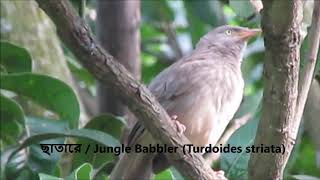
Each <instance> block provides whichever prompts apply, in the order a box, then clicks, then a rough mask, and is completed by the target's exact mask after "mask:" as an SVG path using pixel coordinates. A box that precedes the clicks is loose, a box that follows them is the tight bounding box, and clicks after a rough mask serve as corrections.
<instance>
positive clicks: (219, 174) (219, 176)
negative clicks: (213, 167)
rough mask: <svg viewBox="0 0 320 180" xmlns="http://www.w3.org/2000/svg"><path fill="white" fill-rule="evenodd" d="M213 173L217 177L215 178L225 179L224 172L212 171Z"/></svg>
mask: <svg viewBox="0 0 320 180" xmlns="http://www.w3.org/2000/svg"><path fill="white" fill-rule="evenodd" d="M213 172H214V173H215V175H216V176H217V178H219V179H225V176H224V171H222V170H219V171H213Z"/></svg>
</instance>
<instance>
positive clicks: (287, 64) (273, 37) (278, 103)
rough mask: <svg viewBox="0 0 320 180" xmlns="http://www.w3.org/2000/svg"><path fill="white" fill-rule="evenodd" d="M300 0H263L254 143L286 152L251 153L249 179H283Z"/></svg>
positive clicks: (290, 138) (291, 135)
mask: <svg viewBox="0 0 320 180" xmlns="http://www.w3.org/2000/svg"><path fill="white" fill-rule="evenodd" d="M302 11H303V9H302V1H300V0H296V1H291V0H282V1H278V0H264V1H263V11H262V29H263V32H264V36H265V39H264V41H265V47H266V52H265V64H264V74H263V76H264V94H263V105H262V119H261V120H260V123H259V126H258V131H257V135H256V139H255V143H254V144H255V146H260V145H261V144H264V145H265V146H266V145H267V146H271V145H276V146H281V145H284V147H285V152H284V154H281V153H275V154H272V153H259V154H256V153H253V154H251V158H250V162H249V178H250V179H261V178H262V179H282V178H283V171H284V168H285V165H286V163H287V161H288V158H289V156H290V153H291V150H292V148H293V146H294V144H295V138H296V132H297V131H296V130H294V126H293V125H294V124H295V122H294V118H295V108H296V103H297V95H298V78H299V62H300V58H299V57H300V44H301V42H300V41H301V35H300V32H299V30H300V23H301V20H302V14H303V12H302Z"/></svg>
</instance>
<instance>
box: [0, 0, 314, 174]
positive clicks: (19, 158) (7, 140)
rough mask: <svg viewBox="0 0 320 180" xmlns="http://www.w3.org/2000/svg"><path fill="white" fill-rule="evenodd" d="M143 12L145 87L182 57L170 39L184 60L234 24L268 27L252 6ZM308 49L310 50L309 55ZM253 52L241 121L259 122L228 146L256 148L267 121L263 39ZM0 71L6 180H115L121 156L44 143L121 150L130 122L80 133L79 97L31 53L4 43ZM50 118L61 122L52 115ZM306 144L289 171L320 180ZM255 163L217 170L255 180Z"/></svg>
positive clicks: (95, 122)
mask: <svg viewBox="0 0 320 180" xmlns="http://www.w3.org/2000/svg"><path fill="white" fill-rule="evenodd" d="M227 2H228V3H227ZM72 3H73V4H74V5H75V7H76V8H78V5H79V2H78V1H75V0H72ZM94 6H95V3H94V1H92V0H88V6H87V7H86V8H87V10H88V12H91V11H93V12H94V11H95V10H94V8H95V7H94ZM141 8H142V23H141V29H140V30H141V43H142V45H141V46H142V52H141V61H142V81H143V82H144V83H146V84H148V83H149V82H150V81H152V79H153V78H154V77H155V76H156V75H157V74H158V73H159V72H161V71H162V70H163V69H164V68H166V67H167V66H169V65H170V64H171V63H173V62H174V61H175V60H177V59H178V58H179V57H178V56H177V52H174V50H173V49H174V48H173V47H172V46H173V45H172V44H170V41H169V38H175V40H176V41H177V43H178V45H179V48H181V51H182V52H183V54H184V55H187V54H188V53H189V52H190V51H191V50H192V47H194V46H195V44H196V43H197V41H198V40H199V38H200V37H201V36H202V35H204V34H205V33H206V32H208V31H209V30H211V29H212V28H213V27H215V26H218V25H221V24H226V23H227V24H232V25H240V26H248V27H258V26H259V24H260V17H259V15H255V14H254V13H253V10H252V7H251V6H250V4H249V1H238V0H229V1H223V0H221V1H218V0H217V1H212V0H203V1H194V0H191V1H169V0H163V1H159V2H158V1H157V2H153V1H142V3H141ZM86 16H87V17H86V20H87V21H88V23H89V24H90V26H91V28H92V29H93V30H94V29H95V19H94V18H92V16H91V15H88V14H87V15H86ZM165 28H172V29H173V31H174V32H176V34H175V37H172V36H171V35H170V34H168V32H167V31H166V30H165ZM62 48H63V49H64V52H65V56H66V57H67V61H68V67H69V69H70V70H71V72H72V73H73V75H74V77H75V79H76V80H77V83H78V84H79V86H80V87H81V88H84V89H86V90H87V92H89V95H90V96H89V97H91V98H95V96H96V92H95V90H96V81H95V79H94V78H93V76H92V75H91V74H90V73H89V72H88V71H87V70H86V69H84V68H83V67H82V66H81V65H80V64H79V63H78V62H77V60H76V59H75V57H74V56H73V55H72V54H71V53H70V52H69V51H68V49H66V48H65V47H62ZM305 48H306V47H305V46H303V47H302V51H301V52H302V53H301V56H303V53H304V52H305ZM247 49H248V51H247V52H246V53H245V60H244V62H243V65H242V71H243V75H244V78H245V82H246V88H245V96H244V101H243V103H242V104H241V107H240V109H239V111H238V112H237V114H236V117H241V116H242V115H245V114H247V113H252V114H254V117H253V119H252V120H251V121H250V122H249V123H247V124H246V125H245V126H243V127H242V128H241V129H239V130H238V131H237V132H236V133H234V134H233V135H232V137H231V138H230V139H229V141H228V142H227V143H229V144H230V145H231V146H242V147H244V146H248V145H251V144H252V143H253V141H254V138H255V133H256V127H257V124H258V121H259V119H260V116H261V113H260V109H261V108H259V106H260V104H261V99H262V94H263V90H262V84H263V81H262V71H263V50H264V49H263V41H262V38H261V37H258V38H256V39H253V40H252V41H250V42H249V44H248V48H247ZM0 68H1V69H0V70H1V77H0V80H1V86H0V88H1V91H0V93H1V94H0V95H1V96H0V104H1V106H0V112H1V119H0V122H1V136H0V143H1V144H0V145H1V146H0V149H1V179H5V178H10V177H17V178H16V179H52V180H58V179H62V178H66V179H93V178H97V179H108V172H110V169H111V168H112V167H113V165H114V161H115V160H116V159H117V158H118V157H117V156H116V155H114V154H112V153H93V152H88V153H85V151H82V152H81V153H75V154H72V155H70V154H67V153H58V152H53V153H52V154H51V155H50V156H49V155H47V154H45V153H43V152H42V150H41V148H40V144H64V143H72V144H75V143H76V144H83V146H84V147H87V146H89V145H90V146H91V147H92V146H95V145H96V144H98V145H101V146H105V147H108V146H112V147H114V146H118V145H119V143H120V135H121V132H122V129H123V128H124V127H125V125H126V124H125V122H124V121H123V119H122V118H121V117H115V116H112V115H110V114H102V115H99V116H97V117H94V118H92V119H91V120H90V121H89V122H88V123H87V124H85V125H84V126H83V127H81V128H79V115H80V108H79V102H78V99H77V97H76V95H75V93H74V91H73V90H72V89H71V88H70V87H69V86H68V85H67V84H65V83H64V82H62V81H60V80H58V79H56V78H54V77H50V76H46V75H40V74H35V73H33V72H32V58H31V56H30V55H29V53H28V51H27V50H26V49H25V48H24V47H19V46H17V45H14V44H11V43H10V42H1V58H0ZM318 72H320V63H318ZM26 99H27V101H32V102H35V103H37V104H38V105H40V106H41V107H42V108H44V109H46V111H45V114H43V115H42V116H35V115H34V114H31V113H30V112H28V111H27V109H26V103H23V101H24V100H26ZM47 114H49V115H51V114H54V116H49V117H48V116H47ZM299 144H300V146H298V147H297V148H296V150H295V151H294V153H293V157H292V158H291V159H290V162H289V164H290V167H288V169H286V174H287V175H286V178H288V179H290V178H296V179H303V178H305V177H307V176H310V177H311V176H314V177H319V176H320V174H319V172H318V171H317V170H318V169H317V167H316V164H315V161H314V158H315V154H316V151H315V147H314V144H313V142H311V141H310V140H309V139H308V137H305V136H304V135H303V133H301V136H300V143H299ZM65 157H68V158H67V159H65ZM249 157H250V156H249V154H246V153H242V154H236V153H235V154H232V153H225V154H222V155H221V158H220V161H219V162H218V163H217V164H218V165H217V166H218V168H219V169H222V170H224V171H225V174H226V176H227V177H228V178H229V179H231V180H233V179H247V170H248V169H247V164H248V160H249ZM64 161H67V162H64ZM65 164H68V166H66V165H65ZM65 173H66V174H65ZM155 179H159V180H160V179H183V178H182V176H181V175H180V174H179V172H177V171H176V170H175V169H174V168H170V169H167V170H166V171H164V172H162V173H160V174H158V175H157V176H156V178H155Z"/></svg>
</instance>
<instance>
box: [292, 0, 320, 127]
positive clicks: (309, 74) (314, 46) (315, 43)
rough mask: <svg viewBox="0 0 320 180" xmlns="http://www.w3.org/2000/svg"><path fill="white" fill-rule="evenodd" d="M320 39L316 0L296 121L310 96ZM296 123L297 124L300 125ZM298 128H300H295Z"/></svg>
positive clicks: (319, 22)
mask: <svg viewBox="0 0 320 180" xmlns="http://www.w3.org/2000/svg"><path fill="white" fill-rule="evenodd" d="M319 41H320V1H318V0H315V1H314V8H313V15H312V22H311V29H310V32H309V47H310V49H309V52H308V53H307V58H306V63H305V66H304V68H303V70H302V76H301V77H302V78H301V79H300V81H299V89H298V90H299V94H298V99H297V106H296V114H295V122H300V120H301V117H302V114H303V110H304V106H305V103H306V100H307V97H308V92H309V89H310V86H311V82H312V79H313V75H314V71H315V67H316V64H317V55H318V50H319ZM299 124H300V123H296V124H295V126H299ZM293 129H294V130H298V128H293Z"/></svg>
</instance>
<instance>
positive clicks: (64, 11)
mask: <svg viewBox="0 0 320 180" xmlns="http://www.w3.org/2000/svg"><path fill="white" fill-rule="evenodd" d="M36 1H37V2H38V4H39V6H40V7H41V8H42V9H43V10H44V11H45V12H46V13H47V14H48V15H49V16H50V17H51V19H52V20H53V22H54V23H55V24H56V27H57V31H58V34H59V36H60V38H61V40H62V41H63V42H64V43H65V44H66V45H67V47H68V48H69V49H70V50H71V51H72V52H73V53H74V55H75V56H76V57H77V58H78V60H79V61H81V62H82V64H83V65H84V67H86V68H87V69H88V70H89V71H90V72H91V73H92V74H93V75H94V76H95V77H96V78H97V79H99V80H101V81H102V82H104V83H105V84H107V85H109V86H113V87H114V89H116V90H117V91H115V92H117V93H118V94H117V95H118V96H119V97H120V98H121V99H122V100H123V101H124V102H125V103H126V104H127V105H128V106H129V108H130V109H131V110H132V112H133V113H134V114H135V115H136V116H137V117H138V119H139V120H141V121H142V122H143V124H144V125H145V127H146V128H147V129H148V130H149V132H150V133H151V134H152V136H153V137H154V138H155V139H157V140H159V142H161V143H163V144H167V145H169V146H176V147H178V151H177V153H168V154H166V156H167V157H168V159H169V160H170V162H171V163H172V164H173V165H174V166H175V167H176V168H177V169H178V170H179V171H180V172H181V174H182V175H183V176H185V177H187V178H191V179H210V180H211V179H214V178H216V176H215V175H214V173H213V171H212V169H211V167H210V166H208V165H207V164H206V163H205V162H204V159H203V158H202V157H201V156H200V155H198V154H193V153H191V154H184V153H183V149H182V147H183V145H184V144H188V143H190V142H189V141H188V140H187V138H186V137H185V136H183V135H179V133H178V132H176V130H175V128H174V124H173V121H172V120H171V119H170V117H169V116H168V114H167V113H166V111H165V110H164V109H163V108H162V107H161V106H160V104H159V103H158V102H157V101H156V99H155V97H154V96H153V95H152V94H151V93H150V91H149V90H148V89H147V88H146V87H145V86H144V85H142V84H141V83H139V82H138V81H137V80H135V79H134V78H133V77H132V76H131V75H130V74H129V73H128V71H127V70H126V69H125V68H124V67H123V66H122V65H120V64H119V63H117V62H116V61H115V59H114V57H112V56H111V55H109V54H108V53H106V52H105V51H104V50H103V49H102V48H101V47H100V45H99V44H98V43H96V41H95V40H94V39H93V38H92V36H91V33H90V30H89V28H88V26H87V25H86V24H85V23H84V21H83V20H82V19H81V18H80V17H79V16H77V15H76V13H75V11H74V9H72V7H71V6H70V4H69V2H68V1H66V0H36Z"/></svg>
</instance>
